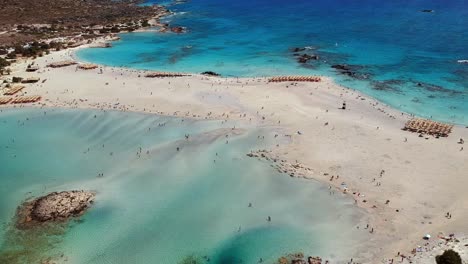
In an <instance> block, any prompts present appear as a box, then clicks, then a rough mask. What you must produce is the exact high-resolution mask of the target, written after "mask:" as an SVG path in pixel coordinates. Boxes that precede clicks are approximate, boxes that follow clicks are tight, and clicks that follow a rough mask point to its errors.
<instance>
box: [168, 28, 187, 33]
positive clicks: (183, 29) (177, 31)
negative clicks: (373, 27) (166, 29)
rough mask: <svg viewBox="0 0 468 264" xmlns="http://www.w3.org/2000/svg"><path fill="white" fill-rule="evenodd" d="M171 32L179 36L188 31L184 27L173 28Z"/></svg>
mask: <svg viewBox="0 0 468 264" xmlns="http://www.w3.org/2000/svg"><path fill="white" fill-rule="evenodd" d="M171 31H172V32H174V33H177V34H181V33H185V32H186V29H185V28H184V27H172V28H171Z"/></svg>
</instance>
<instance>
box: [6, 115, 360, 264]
mask: <svg viewBox="0 0 468 264" xmlns="http://www.w3.org/2000/svg"><path fill="white" fill-rule="evenodd" d="M44 111H46V112H47V113H46V114H44ZM182 120H183V121H182ZM234 125H236V126H237V127H239V126H241V127H243V128H245V129H246V130H245V131H244V132H243V133H242V134H238V135H232V134H231V133H232V130H231V128H232V127H233V126H234ZM0 134H1V135H2V137H0V164H2V166H0V178H1V181H2V184H1V186H0V223H1V224H2V225H1V229H0V241H2V242H3V245H2V246H1V247H0V258H1V256H2V255H3V256H4V255H5V254H10V255H11V254H12V252H13V253H15V250H17V251H16V253H19V254H22V255H23V256H22V258H20V259H21V260H20V261H17V263H28V261H29V260H30V259H28V255H30V256H31V257H34V258H37V257H38V256H41V257H43V256H48V255H52V256H60V255H61V254H64V257H63V258H65V259H67V263H163V264H165V263H167V264H169V263H171V264H172V263H180V262H181V261H183V260H184V259H186V258H187V257H189V256H193V257H194V258H201V259H202V260H203V256H208V257H209V259H210V260H211V262H210V263H241V262H242V263H256V262H257V261H258V260H259V259H260V258H263V260H264V261H265V263H273V262H274V261H275V260H276V259H277V258H278V257H279V256H281V255H283V254H286V253H291V252H296V251H303V252H304V253H306V254H311V255H320V256H323V257H326V258H329V259H330V258H334V259H340V258H346V259H347V258H348V257H349V256H350V255H351V254H352V253H353V250H355V249H356V247H357V245H359V244H360V242H362V241H363V240H362V239H363V236H362V235H363V234H362V232H357V231H358V230H357V229H356V228H355V226H356V225H357V224H358V222H359V221H360V219H361V217H362V214H361V213H360V212H359V211H358V210H357V208H355V207H354V206H353V201H352V200H350V199H348V198H347V197H344V196H342V195H340V194H335V195H330V194H329V190H328V188H327V187H324V186H323V185H321V184H319V183H317V182H315V181H310V180H303V179H292V178H290V177H289V176H287V175H282V174H279V173H277V172H276V171H275V170H274V169H273V168H271V167H270V166H269V164H268V163H266V162H263V161H258V160H255V159H252V158H248V157H246V155H245V154H246V153H248V152H249V151H250V150H252V149H258V148H263V147H265V146H266V145H267V144H271V143H272V142H265V141H264V140H258V139H257V136H258V135H266V138H272V139H273V137H272V136H271V137H269V136H268V135H269V134H268V132H267V131H266V130H264V129H258V128H251V127H250V128H249V127H248V126H245V125H241V124H234V123H232V122H231V123H229V122H228V123H223V124H222V123H221V121H195V120H190V119H181V118H169V117H161V116H155V115H144V114H136V113H122V112H100V111H84V110H58V109H56V110H53V109H47V110H45V109H15V110H13V109H11V110H3V111H2V113H0ZM186 134H189V135H190V137H189V140H188V141H187V140H186V139H185V135H186ZM226 134H228V136H227V137H226ZM226 140H228V144H226ZM275 144H276V142H275ZM140 147H141V148H142V149H141V152H140ZM177 147H179V148H180V151H177V150H176V148H177ZM138 153H141V154H138ZM99 173H104V176H103V177H97V176H98V174H99ZM70 189H87V190H95V191H97V198H96V203H95V204H94V206H93V207H92V209H91V210H90V211H89V212H88V213H87V214H86V215H85V216H84V217H82V219H81V221H78V222H73V223H72V224H71V225H70V226H69V227H68V228H66V229H65V230H64V231H63V232H58V233H57V232H55V233H54V234H55V235H52V233H51V234H45V239H44V238H43V239H42V240H40V239H37V241H42V242H41V243H40V244H33V245H31V243H34V241H35V240H34V239H33V237H31V234H27V235H26V237H27V241H26V240H25V239H24V237H25V234H22V235H21V234H19V235H18V234H12V232H11V222H12V219H13V217H14V212H15V209H16V206H17V205H19V204H20V203H21V202H22V201H24V200H25V199H26V198H28V197H31V196H36V195H43V194H46V193H48V192H51V191H56V190H70ZM249 203H252V207H249ZM268 216H270V217H271V219H272V221H271V222H268V221H267V220H266V219H267V217H268ZM28 236H29V237H28ZM42 236H43V237H44V234H42ZM20 238H21V239H20ZM31 241H33V242H31ZM28 243H29V244H28ZM25 245H28V246H29V248H28V251H25V252H22V251H20V250H21V249H22V247H24V246H25ZM13 255H14V254H13ZM16 260H17V259H16ZM201 263H203V262H201Z"/></svg>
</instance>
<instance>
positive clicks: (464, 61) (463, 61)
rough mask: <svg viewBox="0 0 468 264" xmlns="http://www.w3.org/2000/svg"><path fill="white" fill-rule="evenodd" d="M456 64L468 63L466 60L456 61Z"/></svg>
mask: <svg viewBox="0 0 468 264" xmlns="http://www.w3.org/2000/svg"><path fill="white" fill-rule="evenodd" d="M457 62H458V63H468V60H457Z"/></svg>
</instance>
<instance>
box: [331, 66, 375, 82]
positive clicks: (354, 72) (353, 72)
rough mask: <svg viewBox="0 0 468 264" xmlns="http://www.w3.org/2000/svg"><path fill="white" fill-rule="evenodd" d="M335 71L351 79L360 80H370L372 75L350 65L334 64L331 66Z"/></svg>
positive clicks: (360, 67)
mask: <svg viewBox="0 0 468 264" xmlns="http://www.w3.org/2000/svg"><path fill="white" fill-rule="evenodd" d="M331 67H332V68H333V69H336V70H337V71H338V72H339V73H341V74H343V75H347V76H349V77H351V78H354V79H358V80H366V79H369V77H370V75H369V74H367V73H361V72H359V71H360V70H361V69H362V68H363V67H362V66H358V65H348V64H334V65H332V66H331Z"/></svg>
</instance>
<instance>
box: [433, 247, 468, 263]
mask: <svg viewBox="0 0 468 264" xmlns="http://www.w3.org/2000/svg"><path fill="white" fill-rule="evenodd" d="M436 262H437V264H462V259H461V257H460V255H459V254H458V253H457V252H456V251H453V250H451V249H449V250H445V251H444V253H443V254H442V255H439V256H436Z"/></svg>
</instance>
